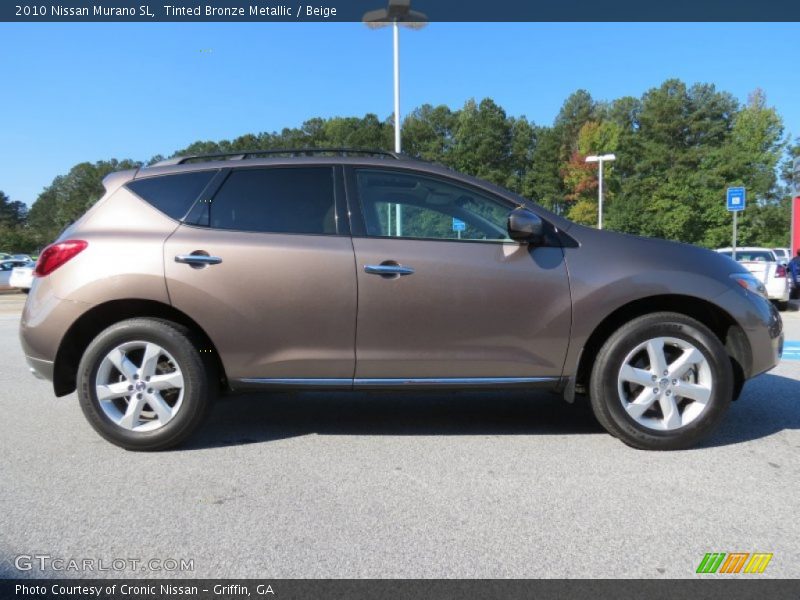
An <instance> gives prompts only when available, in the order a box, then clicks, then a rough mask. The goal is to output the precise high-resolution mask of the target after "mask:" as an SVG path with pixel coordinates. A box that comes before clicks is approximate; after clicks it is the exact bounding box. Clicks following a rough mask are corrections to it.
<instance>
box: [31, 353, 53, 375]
mask: <svg viewBox="0 0 800 600" xmlns="http://www.w3.org/2000/svg"><path fill="white" fill-rule="evenodd" d="M25 360H26V361H27V362H28V368H29V369H30V371H31V374H32V375H33V376H34V377H36V378H37V379H46V380H47V381H53V361H50V360H41V359H39V358H32V357H30V356H26V357H25Z"/></svg>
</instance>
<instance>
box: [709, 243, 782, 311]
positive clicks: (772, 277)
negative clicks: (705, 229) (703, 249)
mask: <svg viewBox="0 0 800 600" xmlns="http://www.w3.org/2000/svg"><path fill="white" fill-rule="evenodd" d="M717 252H719V253H720V254H725V255H726V256H731V254H732V250H731V249H730V248H720V249H718V250H717ZM736 260H737V261H738V262H740V263H741V264H742V266H743V267H744V268H746V269H747V270H748V271H750V272H751V273H752V274H753V275H755V276H756V277H757V278H758V280H759V281H760V282H761V283H763V284H764V287H765V288H767V296H768V297H769V299H770V300H773V301H774V302H777V303H778V307H779V308H781V309H784V308H785V307H786V306H787V303H788V302H789V291H790V289H791V288H790V284H789V277H787V275H788V273H787V270H786V265H785V264H782V263H781V261H780V260H779V259H778V257H777V256H776V255H775V251H774V250H773V249H772V248H756V247H750V246H745V247H744V248H736Z"/></svg>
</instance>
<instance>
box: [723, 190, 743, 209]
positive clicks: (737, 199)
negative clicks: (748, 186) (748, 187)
mask: <svg viewBox="0 0 800 600" xmlns="http://www.w3.org/2000/svg"><path fill="white" fill-rule="evenodd" d="M745 200H746V194H745V190H744V188H743V187H730V188H728V206H727V208H728V210H729V211H732V212H735V211H740V210H744V204H745Z"/></svg>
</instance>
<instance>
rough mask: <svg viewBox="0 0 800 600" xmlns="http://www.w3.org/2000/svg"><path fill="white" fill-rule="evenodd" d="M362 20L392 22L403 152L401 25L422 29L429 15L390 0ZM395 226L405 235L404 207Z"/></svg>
mask: <svg viewBox="0 0 800 600" xmlns="http://www.w3.org/2000/svg"><path fill="white" fill-rule="evenodd" d="M362 21H363V22H364V23H365V24H366V26H367V27H369V28H370V29H380V28H382V27H386V26H387V25H389V24H390V23H391V25H392V41H393V47H394V64H393V68H394V151H395V152H401V151H402V150H401V149H402V144H401V141H400V26H401V25H402V26H403V27H408V28H409V29H422V28H423V27H425V25H426V23H427V22H428V17H427V16H426V15H425V14H423V13H421V12H417V11H414V10H411V0H389V5H388V6H387V7H386V8H379V9H377V10H371V11H369V12H366V13H364V16H363V17H362ZM387 218H388V224H387V226H388V227H389V231H390V232H391V210H390V211H389V213H388V215H387ZM395 224H396V225H395V228H396V234H397V236H398V237H400V236H401V235H403V221H402V207H401V206H400V204H396V205H395Z"/></svg>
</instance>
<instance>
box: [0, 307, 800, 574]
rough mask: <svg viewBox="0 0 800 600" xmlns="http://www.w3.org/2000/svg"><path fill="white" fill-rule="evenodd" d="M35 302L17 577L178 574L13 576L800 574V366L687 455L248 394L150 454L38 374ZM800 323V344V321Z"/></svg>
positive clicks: (12, 529) (16, 461) (524, 420)
mask: <svg viewBox="0 0 800 600" xmlns="http://www.w3.org/2000/svg"><path fill="white" fill-rule="evenodd" d="M21 302H22V297H21V296H19V295H2V296H0V386H2V394H0V398H1V400H0V401H1V402H2V414H3V418H2V419H0V453H1V457H0V460H1V461H2V463H1V464H2V467H0V576H6V577H9V576H13V577H18V576H31V577H34V576H36V577H41V576H62V577H77V576H113V577H119V576H125V577H128V576H135V577H149V576H164V575H167V574H169V575H172V574H173V573H165V572H158V571H153V570H152V569H150V568H149V567H147V566H137V568H136V569H131V568H128V567H127V566H126V567H125V568H124V569H123V570H121V571H116V570H113V569H112V570H109V571H104V572H81V571H77V572H76V571H56V570H55V569H53V568H52V567H48V568H46V569H45V570H44V571H41V570H39V569H38V568H33V569H31V570H30V571H19V570H17V568H16V567H15V566H14V562H15V557H18V556H19V555H34V554H40V555H41V554H46V555H49V556H51V557H54V558H65V559H69V558H75V559H84V558H88V559H93V560H99V561H106V564H107V565H108V564H110V563H111V561H113V560H114V559H118V558H123V559H136V560H140V561H150V560H151V559H155V560H156V561H162V562H161V563H150V566H154V565H158V564H163V561H167V560H169V559H175V560H176V561H177V560H182V559H183V560H191V561H192V567H193V569H192V570H186V571H183V572H176V573H174V575H176V576H187V577H221V576H226V577H276V578H295V577H298V578H304V577H336V578H343V577H478V578H483V577H534V578H535V577H665V578H675V577H678V578H680V577H695V576H696V575H695V570H696V568H697V566H698V564H699V563H700V561H701V559H702V558H703V556H704V554H705V553H707V552H771V553H773V555H774V556H773V559H772V561H771V562H770V564H769V566H768V568H767V570H766V571H765V573H764V574H763V575H761V576H760V577H769V576H771V577H798V576H800V535H798V531H799V530H800V526H798V521H797V515H798V514H800V499H799V497H800V494H798V480H799V477H800V461H798V458H797V457H798V454H799V453H800V361H799V360H784V361H782V363H781V364H780V366H778V367H777V368H776V369H775V370H773V371H772V372H770V373H769V374H766V375H763V376H761V377H759V378H757V379H755V380H753V381H751V382H750V383H749V384H748V385H747V386H746V388H745V391H744V393H743V394H742V398H741V399H740V401H738V402H736V403H735V404H734V405H733V406H732V407H731V409H730V411H729V413H728V415H727V418H726V420H725V421H724V423H723V426H722V427H721V428H720V430H718V431H717V433H716V434H715V435H714V436H713V437H712V438H711V439H710V440H708V441H707V442H706V443H705V444H704V445H703V446H702V447H701V448H698V449H694V450H688V451H682V452H670V453H653V452H643V451H637V450H633V449H630V448H628V447H626V446H624V445H623V444H621V443H620V442H618V441H617V440H615V439H614V438H612V437H611V436H609V435H607V434H605V433H604V432H603V431H602V430H601V429H600V427H599V426H598V425H597V424H596V422H595V421H594V419H593V418H592V416H591V414H590V412H589V411H588V409H587V408H586V407H585V406H578V405H576V406H569V405H566V404H564V403H563V402H562V401H561V400H560V399H559V398H556V397H551V396H549V395H534V396H531V395H528V394H522V393H517V392H515V393H510V394H509V393H503V394H492V393H459V394H454V393H447V394H444V393H437V394H410V393H404V394H373V395H370V394H364V393H359V394H324V393H314V394H310V393H309V394H276V395H254V396H244V397H236V398H227V399H223V400H222V401H220V402H219V403H218V404H217V406H216V407H215V409H214V411H213V413H212V415H211V417H210V419H209V420H208V422H207V424H206V425H205V426H204V428H203V429H202V431H201V432H200V433H199V435H197V436H196V437H195V438H193V439H192V440H191V441H190V442H189V444H188V445H186V446H185V447H183V448H181V449H179V450H176V451H170V452H163V453H156V454H142V453H132V452H126V451H124V450H121V449H119V448H116V447H114V446H112V445H110V444H108V443H107V442H105V441H103V440H102V439H100V438H99V437H98V436H97V435H96V434H95V433H94V432H93V430H92V429H91V428H90V427H89V425H88V424H87V423H86V422H85V420H84V418H83V415H82V414H81V411H80V408H79V406H78V403H77V401H76V398H75V395H74V394H73V395H70V396H68V397H65V398H61V399H56V398H54V397H53V395H52V390H51V387H50V384H49V383H47V382H44V381H39V380H36V379H34V378H33V377H32V376H31V375H30V374H29V373H28V371H27V368H26V366H25V363H24V359H23V356H22V352H21V349H20V347H19V342H18V340H17V327H18V323H19V310H20V307H21ZM784 319H785V323H786V329H787V339H790V340H800V313H798V312H788V313H784ZM95 564H97V563H95ZM129 564H130V563H129ZM168 564H171V563H168ZM155 568H156V569H157V568H158V567H157V566H155ZM727 577H730V576H727ZM748 577H753V576H748Z"/></svg>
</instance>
